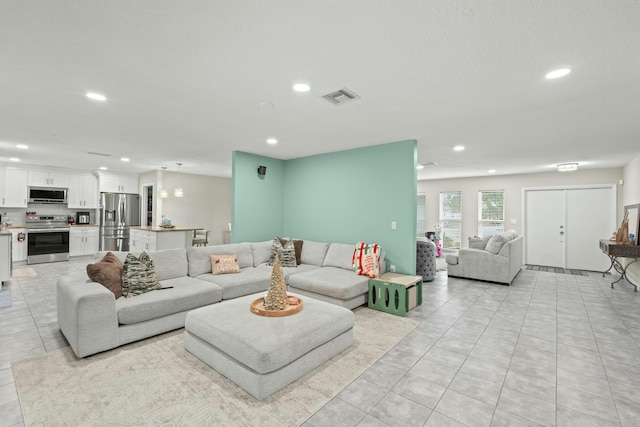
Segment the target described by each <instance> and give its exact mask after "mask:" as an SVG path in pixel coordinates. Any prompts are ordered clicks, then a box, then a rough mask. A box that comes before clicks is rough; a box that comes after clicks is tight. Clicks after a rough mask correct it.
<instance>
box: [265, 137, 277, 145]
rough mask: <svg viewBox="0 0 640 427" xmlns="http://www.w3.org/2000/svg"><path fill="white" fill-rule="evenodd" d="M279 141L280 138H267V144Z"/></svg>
mask: <svg viewBox="0 0 640 427" xmlns="http://www.w3.org/2000/svg"><path fill="white" fill-rule="evenodd" d="M277 143H278V140H277V139H275V138H267V144H271V145H275V144H277Z"/></svg>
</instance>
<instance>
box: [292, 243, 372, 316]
mask: <svg viewBox="0 0 640 427" xmlns="http://www.w3.org/2000/svg"><path fill="white" fill-rule="evenodd" d="M306 244H307V241H305V243H304V244H303V245H302V261H303V262H304V261H305V256H304V255H305V245H306ZM309 246H311V245H309ZM353 250H354V246H353V245H349V244H345V243H331V244H330V245H328V249H327V251H326V256H324V259H323V261H322V267H321V268H318V269H314V270H311V271H306V272H301V273H297V274H292V275H291V276H290V277H289V290H291V291H292V292H296V293H299V294H301V295H306V296H309V297H312V298H316V299H319V300H322V301H326V302H330V303H332V304H336V305H340V306H342V307H346V308H348V309H354V308H356V307H359V306H361V305H363V304H366V303H367V295H368V292H369V277H367V276H360V275H358V274H356V273H355V271H354V268H353ZM384 257H385V252H384V250H382V251H381V254H380V274H382V273H384V271H385V262H384Z"/></svg>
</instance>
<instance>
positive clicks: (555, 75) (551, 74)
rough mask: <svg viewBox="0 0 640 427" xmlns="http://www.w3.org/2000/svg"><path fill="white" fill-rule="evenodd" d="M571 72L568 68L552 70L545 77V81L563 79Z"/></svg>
mask: <svg viewBox="0 0 640 427" xmlns="http://www.w3.org/2000/svg"><path fill="white" fill-rule="evenodd" d="M570 72H571V69H570V68H560V69H558V70H553V71H551V72H549V73H547V75H546V76H545V77H546V78H547V79H557V78H559V77H564V76H566V75H567V74H569V73H570Z"/></svg>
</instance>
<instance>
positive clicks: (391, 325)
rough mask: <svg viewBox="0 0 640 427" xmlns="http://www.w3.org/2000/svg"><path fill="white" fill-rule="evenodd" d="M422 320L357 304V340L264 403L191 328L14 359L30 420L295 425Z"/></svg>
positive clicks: (37, 422) (52, 422) (99, 423)
mask: <svg viewBox="0 0 640 427" xmlns="http://www.w3.org/2000/svg"><path fill="white" fill-rule="evenodd" d="M417 325H418V322H416V321H414V320H412V319H408V318H403V317H398V316H394V315H391V314H387V313H383V312H379V311H375V310H370V309H368V308H359V309H356V310H355V326H354V344H353V345H352V346H351V347H350V348H349V349H347V350H345V351H344V352H342V353H341V354H339V355H338V356H336V357H334V358H333V359H331V360H329V361H328V362H326V363H324V364H323V365H321V366H319V367H318V368H316V369H314V370H313V371H311V372H309V373H308V374H306V375H305V376H303V377H302V378H300V379H298V380H297V381H295V382H294V383H292V384H290V385H288V386H287V387H285V388H283V389H282V390H280V391H278V392H276V393H274V394H273V395H271V396H269V397H268V398H267V399H265V400H262V401H257V400H255V399H254V398H253V397H252V396H250V395H249V394H248V393H246V392H245V391H244V390H242V389H241V388H240V387H238V386H236V385H235V384H234V383H233V382H231V381H230V380H228V379H227V378H225V377H223V376H222V375H220V374H218V373H217V372H216V371H214V370H213V369H211V368H209V366H207V365H205V364H204V363H203V362H201V361H200V360H199V359H197V358H196V357H194V356H193V355H192V354H191V353H189V352H187V351H186V350H184V347H183V342H182V335H183V330H178V331H174V332H170V333H167V334H164V335H160V336H157V337H154V338H150V339H147V340H144V341H140V342H137V343H133V344H129V345H126V346H124V347H120V348H118V349H114V350H111V351H108V352H105V353H101V354H97V355H94V356H91V357H87V358H85V359H78V358H76V357H75V355H74V354H73V352H72V350H71V348H70V347H67V348H64V349H61V350H56V351H53V352H51V353H47V354H44V355H42V356H37V357H34V358H31V359H26V360H22V361H19V362H15V363H14V364H13V374H14V377H15V384H16V388H17V389H18V396H19V398H20V404H21V405H22V411H23V415H24V420H25V425H27V426H31V425H74V426H78V425H91V426H102V425H105V426H106V425H109V426H125V425H126V426H131V425H198V426H201V425H215V426H257V425H260V426H297V425H300V424H302V423H303V422H304V421H305V420H306V419H307V418H309V417H310V416H311V415H313V414H314V413H315V412H316V411H317V410H318V409H320V408H321V407H322V406H323V405H324V404H326V403H327V402H328V401H329V400H330V399H331V398H332V397H334V396H335V395H336V394H338V393H339V392H340V391H342V390H343V389H344V388H345V387H346V386H347V385H349V384H350V383H351V382H352V381H353V380H354V379H355V378H357V377H358V376H359V375H360V374H361V373H362V372H364V371H365V370H366V369H367V368H368V367H369V366H371V365H372V364H373V363H374V362H376V361H377V360H378V359H379V358H380V357H381V356H383V355H384V354H385V353H386V352H387V351H388V350H390V349H391V348H392V347H393V346H394V345H395V344H397V343H398V342H399V341H400V340H401V339H402V338H404V337H405V336H406V335H407V334H408V333H410V332H411V331H412V330H413V329H414V328H415V327H416V326H417Z"/></svg>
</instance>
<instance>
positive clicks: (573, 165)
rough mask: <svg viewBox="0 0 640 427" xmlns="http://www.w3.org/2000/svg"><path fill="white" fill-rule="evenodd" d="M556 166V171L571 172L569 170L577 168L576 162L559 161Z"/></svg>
mask: <svg viewBox="0 0 640 427" xmlns="http://www.w3.org/2000/svg"><path fill="white" fill-rule="evenodd" d="M556 167H557V168H558V172H571V171H575V170H578V164H577V163H560V164H559V165H558V166H556Z"/></svg>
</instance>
